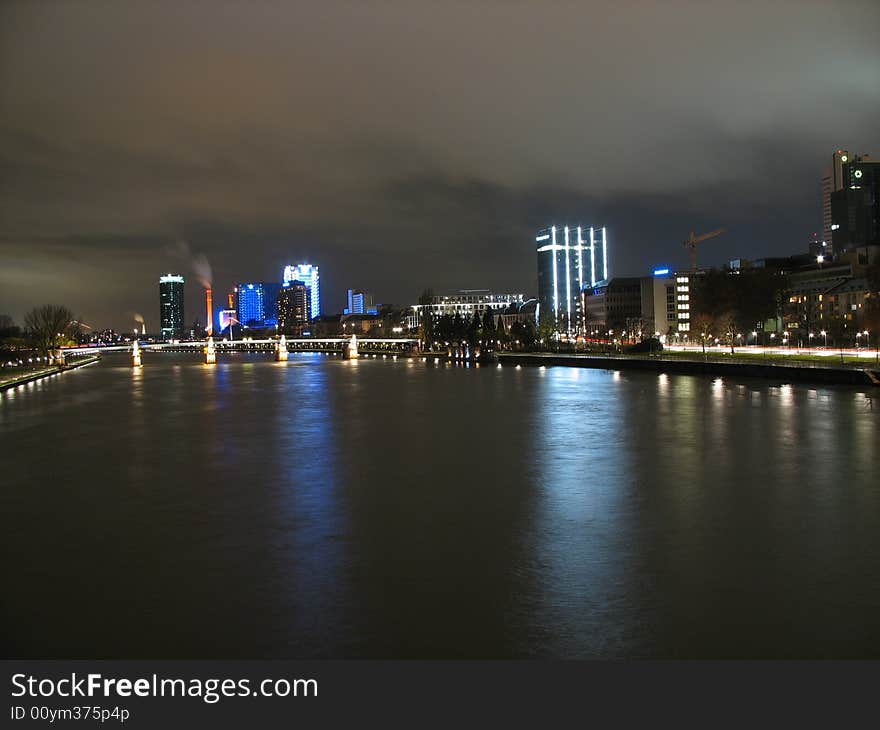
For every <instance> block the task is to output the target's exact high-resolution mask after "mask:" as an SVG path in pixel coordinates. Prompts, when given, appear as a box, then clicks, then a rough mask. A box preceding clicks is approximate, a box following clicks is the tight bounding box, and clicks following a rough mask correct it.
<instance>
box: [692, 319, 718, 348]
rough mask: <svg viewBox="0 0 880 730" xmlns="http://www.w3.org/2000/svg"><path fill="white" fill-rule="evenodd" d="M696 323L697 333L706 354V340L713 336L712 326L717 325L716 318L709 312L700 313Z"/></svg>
mask: <svg viewBox="0 0 880 730" xmlns="http://www.w3.org/2000/svg"><path fill="white" fill-rule="evenodd" d="M694 324H695V325H696V330H697V334H698V335H699V336H700V342H701V343H702V345H703V353H704V354H705V352H706V340H707V339H709V338H710V337H711V336H712V327H713V326H714V325H715V320H714V319H712V317H711V316H710V315H708V314H698V315H697V318H696V319H695V320H694Z"/></svg>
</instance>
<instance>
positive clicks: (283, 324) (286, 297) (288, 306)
mask: <svg viewBox="0 0 880 730" xmlns="http://www.w3.org/2000/svg"><path fill="white" fill-rule="evenodd" d="M310 309H311V298H310V296H309V288H308V287H307V286H306V285H305V284H304V283H303V282H301V281H296V280H294V281H291V282H288V284H287V285H286V286H284V287H283V288H282V289H281V291H280V293H279V294H278V328H279V329H280V330H281V331H282V332H284V333H285V334H302V330H303V328H305V327H307V326H308V324H309V320H310V319H311V316H310V314H311V312H310Z"/></svg>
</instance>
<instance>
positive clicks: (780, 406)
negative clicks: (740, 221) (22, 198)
mask: <svg viewBox="0 0 880 730" xmlns="http://www.w3.org/2000/svg"><path fill="white" fill-rule="evenodd" d="M878 437H880V412H875V411H872V410H870V409H868V408H866V406H865V396H864V392H863V391H861V390H858V389H854V388H831V387H828V388H811V387H807V386H794V385H790V384H781V383H764V382H761V381H745V380H743V381H735V380H730V379H727V378H725V379H721V378H714V379H713V378H699V377H690V376H678V375H665V374H664V375H659V376H658V375H655V374H649V373H634V372H629V371H614V372H611V371H597V370H580V369H574V368H555V367H550V368H543V369H539V368H528V367H525V368H494V367H492V368H486V367H481V368H465V367H461V366H457V365H447V364H444V363H434V362H423V361H415V362H414V361H412V360H408V359H400V360H398V361H394V360H392V359H390V358H388V359H384V360H383V359H382V358H364V359H362V360H358V361H344V360H341V359H339V358H328V357H323V356H320V355H292V356H291V359H290V361H288V363H274V362H272V360H271V356H261V355H240V356H234V357H228V358H221V359H220V362H218V364H217V365H216V366H213V367H208V366H205V365H203V364H202V363H200V362H199V361H198V360H197V359H196V358H188V357H187V356H182V355H181V356H175V355H168V356H163V358H161V359H160V358H159V357H151V358H149V359H147V360H146V361H145V365H144V367H143V368H142V369H131V368H129V367H127V365H126V364H125V363H124V360H123V358H119V359H114V358H112V357H108V358H106V359H105V361H104V362H103V363H102V364H101V365H100V366H99V367H91V368H86V369H83V370H82V371H73V372H71V373H67V374H65V375H64V376H62V377H59V378H52V379H47V380H44V381H38V382H37V383H35V384H34V385H33V386H30V387H25V388H21V389H16V390H15V391H11V392H9V393H6V394H3V396H2V397H0V443H2V445H3V453H4V456H5V458H4V479H3V482H2V490H0V513H2V515H3V523H2V534H3V538H2V539H3V544H2V545H0V548H2V549H3V551H4V554H5V555H9V556H13V558H14V559H13V560H12V561H11V563H12V567H11V570H10V571H8V573H9V575H8V580H9V584H10V585H14V586H16V590H15V591H12V592H9V593H7V596H6V597H5V600H4V612H5V615H4V618H5V619H6V620H5V621H4V625H5V626H6V627H10V626H15V627H17V628H16V631H15V632H14V633H12V632H9V635H7V636H5V637H4V638H5V641H4V644H5V645H8V646H9V649H10V650H9V651H8V652H7V653H9V655H10V656H35V655H50V654H51V655H54V656H74V655H76V656H83V657H88V656H108V657H110V656H130V657H151V656H166V657H168V656H171V657H173V656H179V657H208V656H258V657H259V656H265V657H270V656H277V657H345V656H368V657H426V656H432V657H433V656H443V657H507V656H523V657H529V656H536V657H689V656H877V655H878V653H880V645H878V639H877V637H878V635H880V633H878V628H880V624H878V621H880V619H878V616H880V612H878V608H880V588H878V586H877V582H876V580H873V576H875V575H876V574H877V572H878V571H877V569H878V567H880V565H878V557H877V556H878V554H880V552H878V550H877V547H878V545H877V541H878V538H877V535H878V534H880V530H878V528H880V509H878V507H880V505H878V497H880V494H878V491H880V487H878V481H880V480H878V479H877V468H876V466H877V464H876V447H877V445H878ZM47 455H50V458H47ZM25 548H26V551H27V552H26V553H25ZM96 587H100V588H101V589H100V590H98V589H97V588H96ZM107 587H109V589H108V588H107ZM58 596H64V600H63V601H60V600H59V599H58ZM132 617H137V622H136V623H137V627H138V628H137V630H132V628H131V626H132Z"/></svg>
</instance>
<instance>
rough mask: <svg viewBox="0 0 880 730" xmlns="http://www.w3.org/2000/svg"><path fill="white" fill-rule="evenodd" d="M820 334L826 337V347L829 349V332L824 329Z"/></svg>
mask: <svg viewBox="0 0 880 730" xmlns="http://www.w3.org/2000/svg"><path fill="white" fill-rule="evenodd" d="M819 334H820V335H822V337H824V338H825V349H826V350H827V349H828V333H827V332H826V331H825V330H822V331H821V332H820V333H819Z"/></svg>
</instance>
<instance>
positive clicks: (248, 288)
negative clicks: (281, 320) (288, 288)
mask: <svg viewBox="0 0 880 730" xmlns="http://www.w3.org/2000/svg"><path fill="white" fill-rule="evenodd" d="M235 289H236V292H237V294H238V320H239V322H241V324H242V325H244V326H245V327H274V326H275V325H277V324H278V293H279V292H280V291H281V284H277V283H275V282H272V281H255V282H253V283H249V284H248V283H242V284H238V285H237V286H236V288H235Z"/></svg>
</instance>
